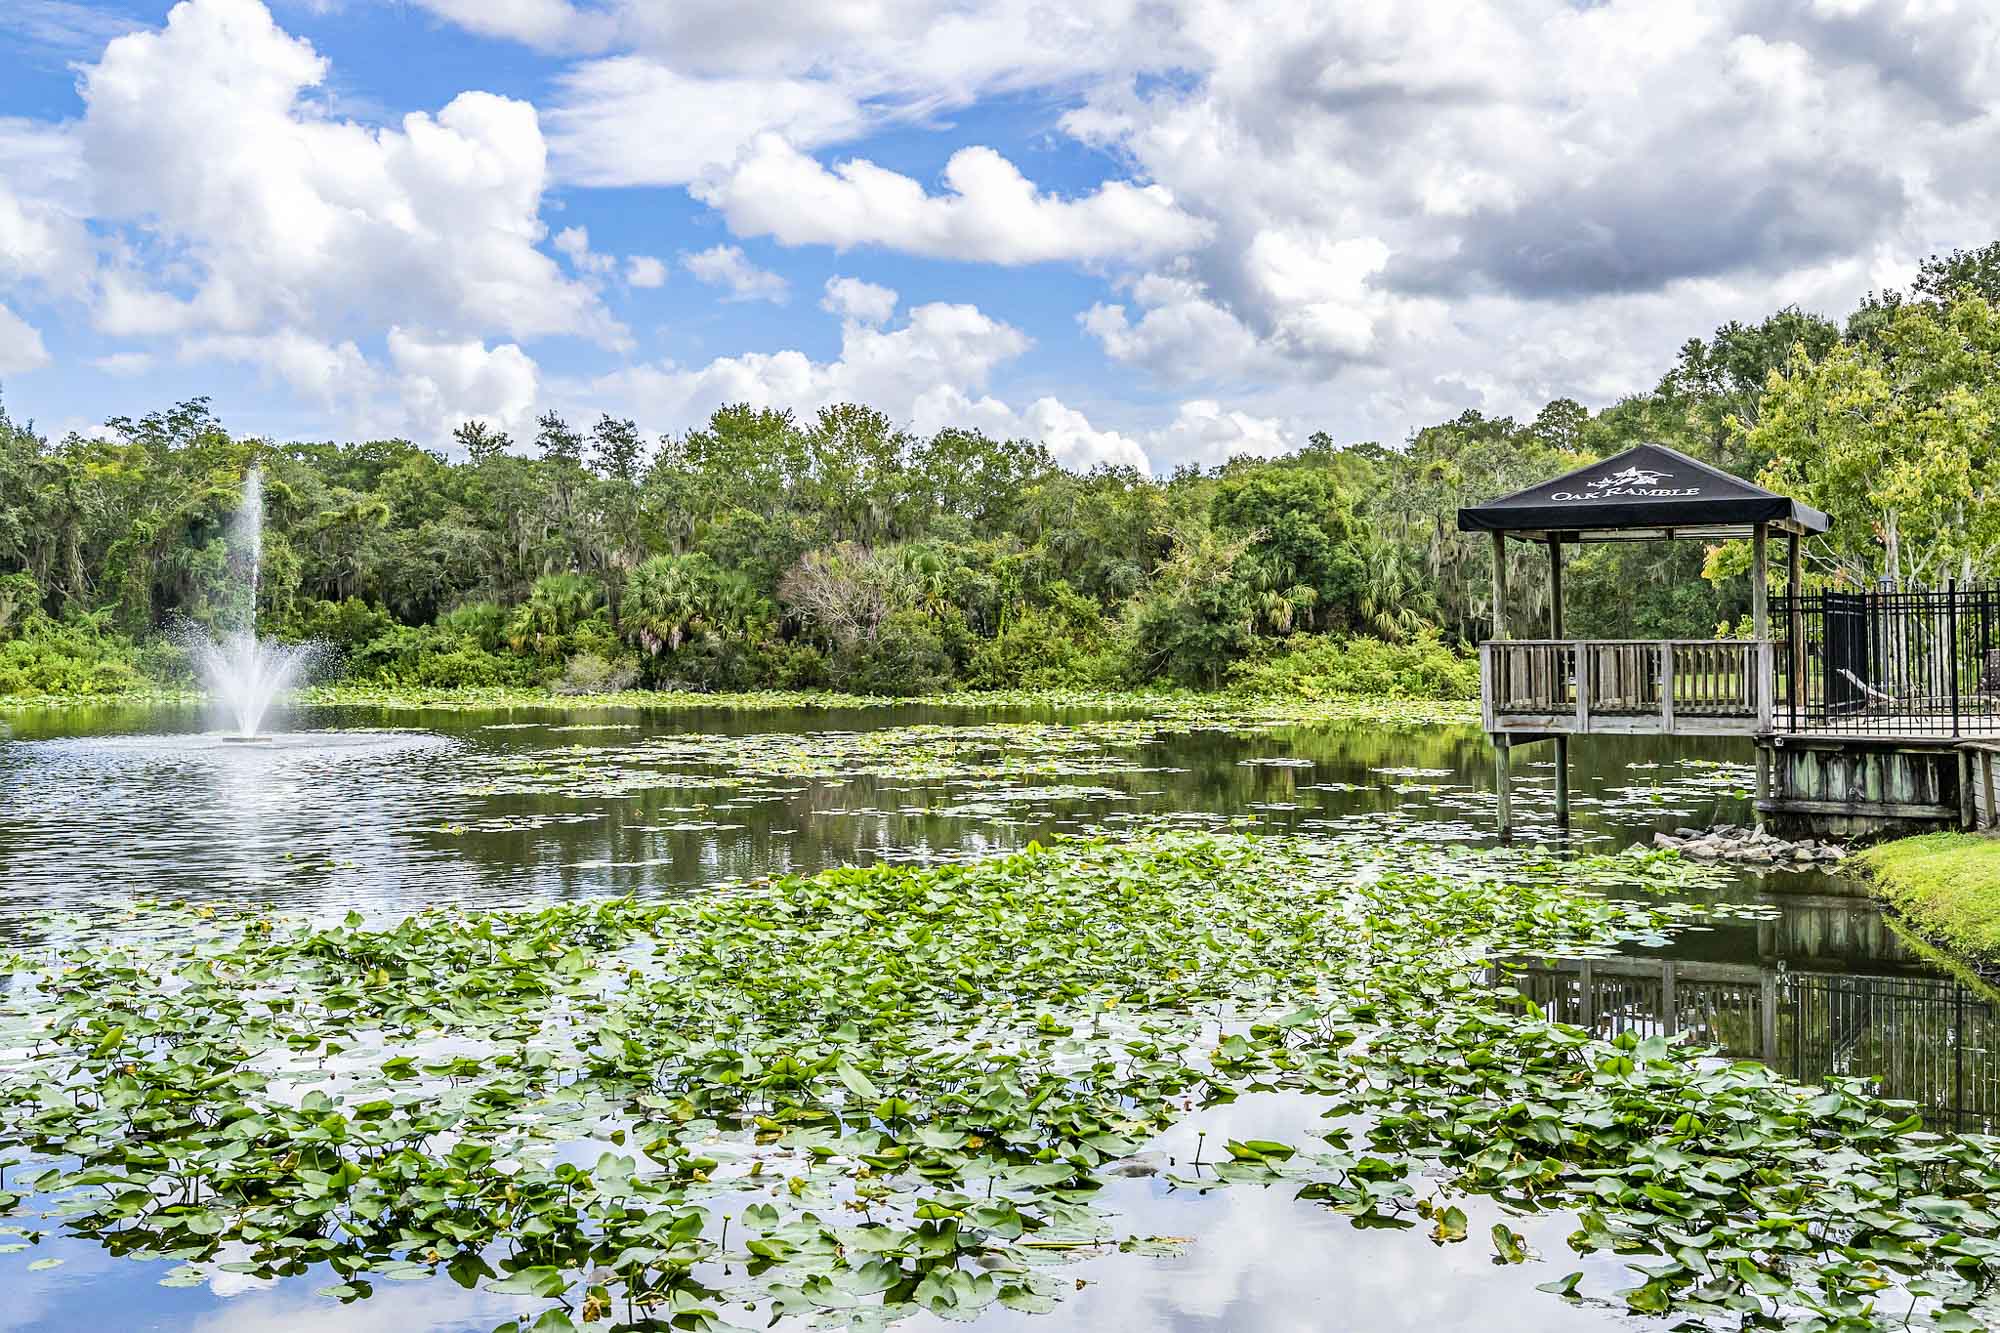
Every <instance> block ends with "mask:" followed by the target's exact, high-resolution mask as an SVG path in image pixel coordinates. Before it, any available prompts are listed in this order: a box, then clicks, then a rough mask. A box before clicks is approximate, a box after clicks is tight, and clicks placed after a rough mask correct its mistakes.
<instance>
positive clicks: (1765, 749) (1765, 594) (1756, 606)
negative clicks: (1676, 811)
mask: <svg viewBox="0 0 2000 1333" xmlns="http://www.w3.org/2000/svg"><path fill="white" fill-rule="evenodd" d="M1769 538H1770V534H1769V532H1768V530H1767V529H1766V527H1765V525H1764V524H1762V523H1759V524H1758V525H1757V526H1756V527H1755V528H1753V529H1751V532H1750V632H1751V634H1752V635H1754V636H1755V637H1756V638H1757V640H1758V642H1760V643H1761V642H1763V641H1764V640H1766V639H1768V638H1770V637H1771V553H1770V545H1771V543H1770V540H1769ZM1792 540H1793V542H1794V544H1796V542H1797V540H1798V539H1797V538H1793V539H1792ZM1758 651H1759V652H1762V651H1763V650H1762V649H1761V648H1760V649H1759V650H1758ZM1752 669H1753V670H1754V669H1755V668H1752ZM1774 683H1775V682H1772V681H1768V680H1760V681H1758V682H1757V688H1758V689H1760V690H1768V689H1770V688H1771V686H1772V685H1773V684H1774ZM1770 799H1771V750H1770V747H1769V746H1767V745H1765V744H1764V743H1763V739H1762V738H1761V737H1760V738H1759V740H1758V744H1757V807H1758V808H1757V813H1756V816H1755V818H1756V822H1757V823H1758V824H1759V825H1761V824H1763V822H1764V810H1763V806H1764V803H1765V802H1766V801H1768V800H1770Z"/></svg>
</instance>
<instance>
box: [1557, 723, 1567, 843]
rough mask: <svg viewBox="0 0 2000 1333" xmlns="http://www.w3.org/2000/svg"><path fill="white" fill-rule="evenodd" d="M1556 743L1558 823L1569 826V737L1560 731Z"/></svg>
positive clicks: (1565, 826)
mask: <svg viewBox="0 0 2000 1333" xmlns="http://www.w3.org/2000/svg"><path fill="white" fill-rule="evenodd" d="M1555 744H1556V823H1557V824H1559V825H1561V826H1562V827H1563V828H1568V827H1569V737H1567V736H1564V735H1561V734H1560V733H1558V734H1557V735H1556V737H1555Z"/></svg>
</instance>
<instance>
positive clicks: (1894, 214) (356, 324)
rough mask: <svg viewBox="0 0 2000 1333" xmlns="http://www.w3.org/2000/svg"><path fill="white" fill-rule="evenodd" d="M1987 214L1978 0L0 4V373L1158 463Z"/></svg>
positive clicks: (1989, 110) (1528, 389) (364, 419)
mask: <svg viewBox="0 0 2000 1333" xmlns="http://www.w3.org/2000/svg"><path fill="white" fill-rule="evenodd" d="M1996 196H2000V6H1994V5H1992V4H1990V3H1988V0H1674V2H1673V3H1661V2H1660V0H1604V2H1603V3H1582V2H1566V0H1505V2H1494V3H1478V2H1477V0H1342V2H1341V3H1339V4H1302V3H1299V2H1298V0H1061V2H1060V3H1058V2H1057V0H986V2H985V3H978V4H970V3H962V2H960V0H822V2H821V3H815V4H802V3H798V0H268V3H267V2H266V0H182V3H179V4H173V5H168V4H164V3H147V2H144V0H106V2H105V3H81V2H80V0H4V3H0V395H4V402H5V405H6V407H7V409H8V410H9V411H10V412H11V414H12V415H14V416H15V417H16V418H17V419H23V418H32V419H33V420H34V421H35V422H36V424H37V426H38V428H40V429H42V430H44V431H48V432H51V433H56V434H60V433H63V432H66V431H68V430H71V429H79V430H81V429H89V428H91V427H92V426H93V425H94V424H96V423H101V422H102V421H103V420H104V419H105V418H107V417H110V416H115V415H126V414H131V415H136V414H140V413H143V412H146V411H150V410H153V409H156V408H162V407H165V406H168V405H170V404H172V403H174V402H177V401H179V400H181V399H185V398H188V397H192V396H195V395H206V396H208V397H209V398H211V399H212V400H213V404H214V407H215V410H216V411H217V412H218V413H219V414H220V415H221V416H222V418H223V419H224V421H225V422H226V423H227V424H228V425H229V426H230V427H231V428H232V429H234V430H237V431H239V432H242V433H250V434H258V435H269V436H272V437H276V438H282V439H353V438H380V437H387V436H404V437H407V438H410V439H413V440H417V441H419V442H421V443H424V444H426V445H436V446H447V445H449V444H450V437H451V432H452V430H453V429H454V428H455V427H457V426H458V425H461V424H463V423H464V422H466V421H469V420H474V419H477V420H480V421H483V422H485V423H487V424H488V425H490V426H493V427H496V428H499V429H504V430H507V431H509V432H511V433H512V434H513V435H514V437H515V438H516V440H517V441H521V442H522V443H523V444H525V442H526V441H527V440H528V439H530V438H531V437H532V435H533V431H534V419H535V418H536V416H538V415H539V414H540V413H541V412H543V411H545V410H548V409H551V408H553V409H555V410H557V411H559V412H561V413H563V414H564V415H565V416H567V417H568V418H569V419H570V420H571V421H572V422H575V423H578V424H587V423H589V422H591V421H594V420H596V418H597V416H598V414H599V413H603V412H609V413H611V414H613V415H615V416H619V417H630V418H633V419H635V420H636V421H637V422H638V423H639V424H640V426H641V427H642V428H643V429H644V430H645V431H646V432H647V433H648V434H649V435H658V434H661V433H669V432H671V433H678V432H680V431H684V430H686V429H688V428H690V427H692V426H695V425H698V424H700V423H701V422H702V421H703V420H705V419H706V417H707V415H708V414H709V413H710V412H711V411H712V410H713V409H714V408H715V407H717V406H718V405H720V404H723V403H731V402H745V401H747V402H752V403H756V404H759V405H771V406H777V407H786V408H792V409H795V410H797V411H799V412H801V413H810V412H812V411H814V410H816V409H817V408H819V407H821V406H824V405H826V404H829V403H833V402H840V401H859V402H865V403H869V404H871V405H874V406H876V407H879V408H881V409H882V410H883V411H885V412H887V413H888V414H889V415H890V417H891V418H892V419H894V420H895V421H896V422H897V423H898V424H900V425H903V426H906V427H908V428H910V429H912V430H915V431H918V432H929V431H933V430H936V429H939V428H941V427H944V426H950V425H955V426H966V427H978V428H980V429H983V430H986V431H987V432H988V433H990V434H994V435H997V436H1008V437H1026V438H1033V439H1038V440H1041V441H1043V442H1044V443H1046V444H1047V445H1048V446H1049V448H1050V449H1051V451H1052V452H1053V453H1054V454H1055V455H1056V457H1057V458H1058V459H1059V460H1061V461H1063V462H1065V463H1067V464H1069V465H1071V466H1076V467H1086V466H1090V465H1092V464H1095V463H1100V462H1104V463H1116V464H1131V465H1134V466H1138V467H1143V468H1151V469H1154V470H1159V471H1165V470H1168V469H1171V468H1173V467H1175V466H1178V465H1181V464H1185V463H1196V464H1201V465H1210V464H1214V463H1217V462H1220V461H1222V460H1224V459H1226V458H1228V457H1230V456H1232V455H1236V454H1241V453H1254V454H1270V453H1275V452H1279V451H1282V450H1284V449H1287V448H1290V447H1293V446H1296V445H1297V444H1299V443H1302V442H1303V441H1304V439H1305V437H1306V436H1307V435H1309V434H1310V433H1311V432H1314V431H1320V430H1324V431H1326V432H1328V433H1330V434H1331V435H1333V436H1334V438H1336V439H1338V440H1342V441H1355V440H1365V439H1373V440H1380V441H1383V442H1386V443H1396V442H1400V441H1402V440H1403V439H1405V438H1407V436H1408V435H1409V433H1410V432H1411V431H1412V430H1414V429H1415V428H1417V427H1420V426H1422V425H1425V424H1429V423H1432V422H1436V421H1440V420H1444V419H1447V418H1449V417H1452V416H1456V415H1457V414H1459V413H1461V412H1463V411H1466V410H1468V409H1473V410H1478V411H1481V412H1485V413H1488V414H1496V415H1497V414H1510V415H1515V416H1517V417H1525V416H1529V415H1532V414H1533V413H1534V412H1535V411H1536V410H1537V409H1538V408H1539V407H1540V406H1541V405H1542V404H1543V403H1545V402H1547V401H1548V400H1549V399H1551V398H1555V397H1559V396H1567V397H1572V398H1576V399H1578V400H1579V401H1581V402H1583V403H1585V404H1586V405H1589V406H1592V407H1601V406H1604V405H1606V404H1607V403H1609V402H1612V401H1615V399H1616V398H1617V397H1618V396H1620V395H1621V394H1624V393H1628V392H1633V391H1637V390H1642V389H1645V388H1648V387H1650V386H1651V385H1652V384H1653V383H1654V382H1656V381H1657V379H1658V377H1659V375H1660V373H1661V372H1662V371H1663V370H1664V369H1665V368H1666V366H1667V364H1668V362H1669V360H1670V359H1671V357H1672V355H1673V352H1674V350H1675V348H1677V347H1678V346H1679V345H1680V344H1681V343H1682V342H1684V341H1685V340H1686V339H1687V338H1688V337H1690V336H1694V335H1697V334H1703V333H1705V332H1707V331H1708V330H1710V329H1712V328H1714V327H1715V326H1716V325H1718V324H1721V323H1723V322H1725V321H1727V320H1731V319H1743V320H1755V319H1758V318H1760V317H1761V316H1762V315H1764V314H1766V313H1768V312H1769V311H1771V310H1773V309H1776V308H1778V307H1780V306H1783V305H1786V304H1794V303H1796V304H1799V305H1802V306H1804V307H1806V308H1807V309H1812V310H1819V311H1822V312H1826V313H1830V314H1835V315H1838V314H1841V313H1844V312H1845V311H1846V310H1847V309H1849V308H1850V307H1851V306H1852V304H1853V303H1854V301H1855V300H1856V299H1857V298H1858V297H1859V296H1860V295H1861V294H1862V293H1863V292H1865V291H1868V290H1870V289H1877V288H1881V287H1884V286H1894V285H1902V284H1905V283H1907V282H1908V281H1909V279H1910V278H1911V276H1912V275H1913V274H1914V271H1915V267H1916V263H1917V261H1918V260H1919V259H1921V258H1922V257H1924V256H1926V255H1929V254H1932V253H1939V252H1944V251H1948V250H1950V249H1953V248H1958V247H1972V246H1978V245H1983V244H1985V243H1986V242H1988V241H1991V240H1994V239H1996V238H2000V208H1996V204H2000V198H1996Z"/></svg>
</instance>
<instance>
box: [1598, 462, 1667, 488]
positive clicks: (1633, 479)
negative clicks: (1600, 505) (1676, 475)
mask: <svg viewBox="0 0 2000 1333" xmlns="http://www.w3.org/2000/svg"><path fill="white" fill-rule="evenodd" d="M1672 475H1673V474H1672V473H1671V472H1656V471H1654V470H1653V469H1652V468H1645V467H1628V468H1626V469H1625V470H1624V471H1623V472H1614V473H1612V474H1611V475H1610V476H1608V477H1600V478H1598V479H1597V480H1596V481H1593V482H1591V483H1590V484H1591V485H1592V486H1593V487H1595V488H1596V489H1598V490H1601V491H1607V490H1610V489H1611V488H1612V487H1614V486H1615V487H1628V486H1657V485H1659V484H1660V482H1661V480H1662V479H1663V478H1666V477H1670V476H1672Z"/></svg>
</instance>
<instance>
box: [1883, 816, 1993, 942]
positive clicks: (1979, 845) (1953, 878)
mask: <svg viewBox="0 0 2000 1333" xmlns="http://www.w3.org/2000/svg"><path fill="white" fill-rule="evenodd" d="M1859 864H1860V866H1861V868H1862V870H1863V871H1864V872H1865V873H1866V874H1867V876H1868V880H1869V883H1870V884H1872V885H1873V886H1874V889H1875V892H1876V894H1877V895H1878V896H1880V897H1881V898H1883V899H1884V900H1885V901H1887V902H1888V903H1889V905H1890V906H1892V907H1894V908H1895V909H1896V911H1898V912H1900V913H1901V914H1902V915H1903V916H1904V917H1905V918H1907V919H1908V920H1909V922H1910V924H1911V925H1912V926H1913V927H1914V928H1915V929H1916V930H1917V931H1918V932H1919V933H1920V934H1922V935H1923V936H1925V937H1926V938H1928V939H1931V940H1934V941H1936V942H1937V943H1939V944H1941V945H1943V946H1944V947H1946V948H1948V949H1951V950H1953V951H1954V952H1956V953H1959V954H1962V955H1964V956H1965V957H1967V958H1970V959H1972V960H1974V961H1976V962H1979V963H1995V962H2000V838H1991V837H1986V836H1983V835H1980V834H1975V833H1927V834H1925V835H1923V836H1922V837H1917V838H1902V839H1898V840H1897V841H1895V842H1886V843H1883V844H1882V845H1881V846H1879V847H1871V848H1869V849H1868V850H1867V851H1865V852H1863V853H1861V855H1860V858H1859Z"/></svg>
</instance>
